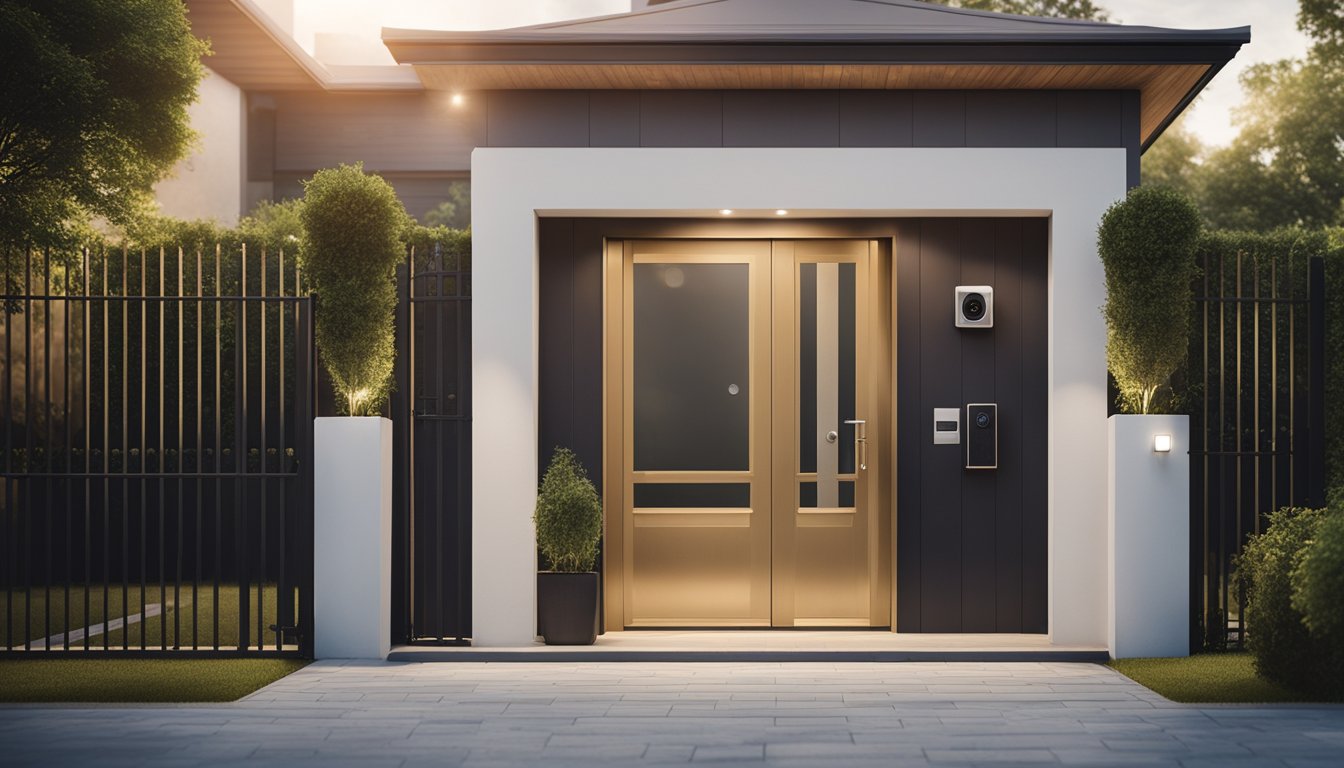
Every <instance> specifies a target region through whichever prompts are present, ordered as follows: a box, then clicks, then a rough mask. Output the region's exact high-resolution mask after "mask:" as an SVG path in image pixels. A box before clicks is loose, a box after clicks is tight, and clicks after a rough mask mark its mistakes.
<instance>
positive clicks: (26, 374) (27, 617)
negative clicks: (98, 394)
mask: <svg viewBox="0 0 1344 768" xmlns="http://www.w3.org/2000/svg"><path fill="white" fill-rule="evenodd" d="M23 284H24V286H27V287H25V290H28V287H31V286H32V284H33V260H32V258H31V257H29V258H27V259H25V260H24V264H23ZM32 360H33V302H32V300H31V299H24V302H23V463H24V464H25V465H27V466H28V467H29V468H30V469H31V468H32V465H33V408H32V403H33V366H32ZM18 490H20V491H26V493H21V497H22V502H21V504H20V505H19V506H20V508H21V512H20V519H19V527H20V529H21V530H22V531H23V554H22V558H23V560H22V561H23V649H24V650H29V649H30V645H29V638H31V637H32V636H33V627H32V621H33V573H32V557H31V556H30V555H29V553H30V552H32V547H31V544H30V541H29V537H30V536H31V534H32V520H33V507H32V503H33V493H32V489H26V488H20V489H18Z"/></svg>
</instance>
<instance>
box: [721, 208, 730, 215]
mask: <svg viewBox="0 0 1344 768" xmlns="http://www.w3.org/2000/svg"><path fill="white" fill-rule="evenodd" d="M719 213H721V214H723V215H724V216H732V215H733V209H732V208H724V209H722V210H720V211H719Z"/></svg>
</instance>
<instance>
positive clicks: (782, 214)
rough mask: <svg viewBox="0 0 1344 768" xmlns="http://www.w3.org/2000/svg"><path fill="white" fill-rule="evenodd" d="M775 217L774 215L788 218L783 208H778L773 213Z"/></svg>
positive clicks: (787, 213)
mask: <svg viewBox="0 0 1344 768" xmlns="http://www.w3.org/2000/svg"><path fill="white" fill-rule="evenodd" d="M775 215H776V216H788V215H789V212H788V211H786V210H784V209H783V208H780V209H779V210H777V211H775Z"/></svg>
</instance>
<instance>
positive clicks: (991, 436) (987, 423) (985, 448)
mask: <svg viewBox="0 0 1344 768" xmlns="http://www.w3.org/2000/svg"><path fill="white" fill-rule="evenodd" d="M966 468H967V469H998V468H999V406H998V405H997V404H995V403H968V404H967V405H966Z"/></svg>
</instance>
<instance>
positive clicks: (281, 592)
mask: <svg viewBox="0 0 1344 768" xmlns="http://www.w3.org/2000/svg"><path fill="white" fill-rule="evenodd" d="M275 269H276V271H275V274H276V288H277V290H278V291H279V293H280V295H281V296H284V295H285V250H284V249H283V248H281V249H279V251H278V253H277V254H276V267H275ZM263 306H265V305H263ZM286 311H287V309H286V307H285V306H284V305H283V304H282V305H280V309H279V311H278V312H277V313H276V314H277V319H276V325H277V327H276V339H278V340H279V352H280V363H279V365H278V366H277V376H278V379H279V382H278V385H277V390H276V391H277V393H278V395H279V403H278V408H279V411H280V446H281V448H280V462H279V463H280V469H282V470H283V469H285V451H284V445H285V444H286V443H287V442H288V441H287V440H286V439H285V438H286V437H288V431H287V427H288V422H286V421H285V312H286ZM276 512H277V514H278V515H279V516H280V523H279V526H278V527H277V529H276V532H277V535H278V537H279V541H278V542H277V547H276V552H277V554H278V555H279V562H278V563H277V571H276V580H275V583H276V589H275V598H276V603H275V647H277V648H279V647H281V646H283V645H284V644H285V635H284V627H285V626H286V625H288V624H290V622H292V621H293V618H291V617H292V610H286V608H290V609H292V605H291V600H290V598H291V597H292V596H293V595H292V593H291V592H290V589H289V586H288V584H287V583H286V581H285V575H286V574H285V545H286V544H287V543H288V536H286V531H285V525H286V524H287V522H288V521H287V519H286V514H285V513H286V505H285V484H284V483H281V484H280V507H279V509H277V510H276Z"/></svg>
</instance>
